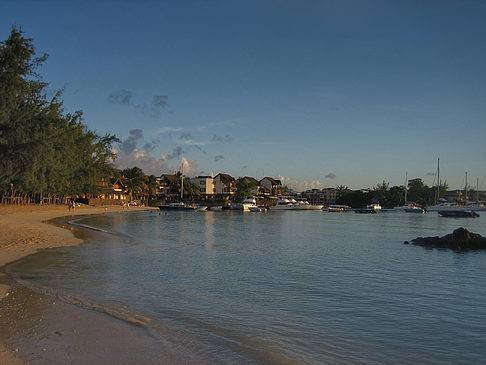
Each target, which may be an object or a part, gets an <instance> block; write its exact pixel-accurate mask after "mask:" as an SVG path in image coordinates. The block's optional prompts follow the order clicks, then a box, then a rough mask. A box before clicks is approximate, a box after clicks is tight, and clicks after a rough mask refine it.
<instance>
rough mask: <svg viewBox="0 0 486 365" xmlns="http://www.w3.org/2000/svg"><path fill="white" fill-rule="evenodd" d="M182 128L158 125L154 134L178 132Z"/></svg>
mask: <svg viewBox="0 0 486 365" xmlns="http://www.w3.org/2000/svg"><path fill="white" fill-rule="evenodd" d="M180 131H182V128H171V127H160V128H158V129H156V130H155V131H154V133H155V134H164V133H170V132H180Z"/></svg>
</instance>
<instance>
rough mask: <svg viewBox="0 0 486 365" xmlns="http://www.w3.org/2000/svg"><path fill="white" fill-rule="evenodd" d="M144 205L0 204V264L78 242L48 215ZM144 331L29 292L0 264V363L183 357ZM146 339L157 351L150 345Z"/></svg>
mask: <svg viewBox="0 0 486 365" xmlns="http://www.w3.org/2000/svg"><path fill="white" fill-rule="evenodd" d="M146 209H150V208H143V207H130V208H129V209H122V208H121V207H117V206H107V207H88V206H80V207H76V209H74V210H72V211H71V210H68V208H67V207H65V206H51V207H45V206H44V207H40V206H20V207H6V206H1V207H0V268H2V267H3V266H5V265H6V264H8V263H10V262H13V261H16V260H18V259H20V258H21V257H23V256H26V255H30V254H33V253H35V252H37V251H38V250H41V249H45V248H52V247H60V246H69V245H78V244H81V243H82V242H83V241H82V240H81V239H80V238H76V237H75V236H74V234H73V232H71V231H70V230H69V229H64V228H61V227H58V226H55V225H53V224H47V223H45V222H46V221H48V220H51V219H54V218H57V217H64V216H78V215H91V214H109V213H122V212H124V213H127V212H133V211H140V210H146ZM149 337H150V336H149V334H148V333H146V330H145V329H143V328H140V327H137V326H134V325H132V324H129V323H124V322H122V321H116V320H114V319H113V318H111V317H109V316H107V315H104V314H102V313H98V312H95V311H90V310H86V309H84V308H79V307H76V306H74V305H70V304H67V303H63V302H60V301H57V302H56V300H55V299H54V298H50V297H48V296H45V295H42V294H38V293H34V292H32V291H31V290H29V289H27V288H25V287H23V286H21V285H19V284H18V283H16V282H15V281H14V280H13V279H12V278H10V276H9V275H7V274H6V273H5V272H4V270H0V364H67V363H70V364H84V363H92V364H112V363H125V364H132V363H153V364H159V363H173V362H174V361H176V360H175V359H177V360H182V359H180V358H178V357H177V355H175V354H171V353H170V352H168V351H165V350H164V348H163V346H159V345H160V344H157V343H156V342H154V339H153V338H149ZM147 344H148V346H149V347H150V346H155V347H157V351H150V348H146V346H147ZM150 344H151V345H150ZM121 349H124V350H126V351H120V350H121ZM128 350H129V351H128ZM152 350H155V349H152ZM131 356H132V357H131ZM177 362H179V361H177ZM183 362H185V361H183Z"/></svg>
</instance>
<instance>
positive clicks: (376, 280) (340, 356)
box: [9, 211, 486, 364]
mask: <svg viewBox="0 0 486 365" xmlns="http://www.w3.org/2000/svg"><path fill="white" fill-rule="evenodd" d="M75 223H77V224H83V225H88V226H93V227H97V228H101V229H103V230H106V231H107V232H106V233H99V234H96V235H95V237H94V238H93V239H91V240H90V241H89V243H88V244H85V245H82V246H79V247H66V248H58V249H53V250H47V251H44V252H41V253H38V254H36V255H32V256H29V257H26V258H24V259H23V260H21V261H19V262H17V263H16V264H15V265H12V266H10V268H9V270H10V271H11V272H12V273H13V274H14V276H15V277H16V278H18V279H19V280H21V281H22V282H24V283H27V284H28V285H30V286H34V287H35V288H37V290H39V289H40V288H43V290H45V291H48V292H49V293H50V294H51V295H57V296H60V297H62V298H63V299H64V300H66V301H68V302H69V301H70V302H73V303H77V304H79V305H83V306H86V307H89V308H94V309H96V310H100V311H103V312H106V313H109V314H110V315H113V316H115V317H117V318H121V319H124V320H128V321H131V322H132V323H137V324H141V325H143V326H146V327H147V328H148V329H149V330H150V331H151V333H153V335H154V337H157V338H159V339H160V338H162V339H164V341H167V342H169V343H170V344H171V345H172V346H173V347H174V349H177V350H178V351H180V352H181V353H190V354H191V356H193V358H194V355H195V358H200V359H201V361H202V362H219V363H275V364H283V363H299V364H303V363H309V364H319V363H390V362H393V363H401V364H404V363H410V364H416V363H437V364H439V363H440V364H442V363H463V364H464V363H471V364H476V363H480V362H482V361H484V359H485V358H486V306H485V305H484V302H485V300H486V280H484V279H483V277H484V273H485V272H486V252H467V253H457V252H452V251H449V250H437V249H434V250H431V249H425V248H422V247H416V246H413V245H404V244H403V241H406V240H411V239H412V238H415V237H417V236H434V235H444V234H447V233H450V232H451V231H452V230H453V229H456V228H458V227H460V226H462V227H465V228H467V229H469V230H470V231H472V232H476V233H480V234H482V235H486V224H485V222H484V217H480V218H477V219H453V218H442V217H438V216H437V215H436V214H434V213H429V214H426V215H416V214H406V213H402V212H383V213H379V214H375V215H359V214H354V213H345V214H340V213H327V212H320V211H317V212H316V211H307V212H268V213H243V212H206V213H195V212H171V213H169V215H167V216H165V215H164V214H158V213H154V212H142V213H133V214H120V215H105V216H100V217H88V218H82V219H78V220H76V221H75Z"/></svg>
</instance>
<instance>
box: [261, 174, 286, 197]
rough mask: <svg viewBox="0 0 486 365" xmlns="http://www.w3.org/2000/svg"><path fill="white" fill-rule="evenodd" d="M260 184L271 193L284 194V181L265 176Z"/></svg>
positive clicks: (275, 194)
mask: <svg viewBox="0 0 486 365" xmlns="http://www.w3.org/2000/svg"><path fill="white" fill-rule="evenodd" d="M260 185H261V186H263V187H265V188H266V189H267V191H269V192H270V194H271V195H274V196H277V195H281V194H282V182H281V181H280V180H276V179H274V178H271V177H268V176H266V177H264V178H263V179H261V180H260Z"/></svg>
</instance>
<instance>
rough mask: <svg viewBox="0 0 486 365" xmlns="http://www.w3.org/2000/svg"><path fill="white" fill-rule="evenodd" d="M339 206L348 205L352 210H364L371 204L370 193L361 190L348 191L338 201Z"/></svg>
mask: <svg viewBox="0 0 486 365" xmlns="http://www.w3.org/2000/svg"><path fill="white" fill-rule="evenodd" d="M336 203H337V204H344V205H348V206H350V207H352V208H364V207H366V206H367V205H368V204H370V203H371V199H370V196H369V194H368V193H363V192H362V191H361V190H355V191H348V192H347V193H345V194H343V195H342V196H341V197H339V198H338V199H337V200H336Z"/></svg>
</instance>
